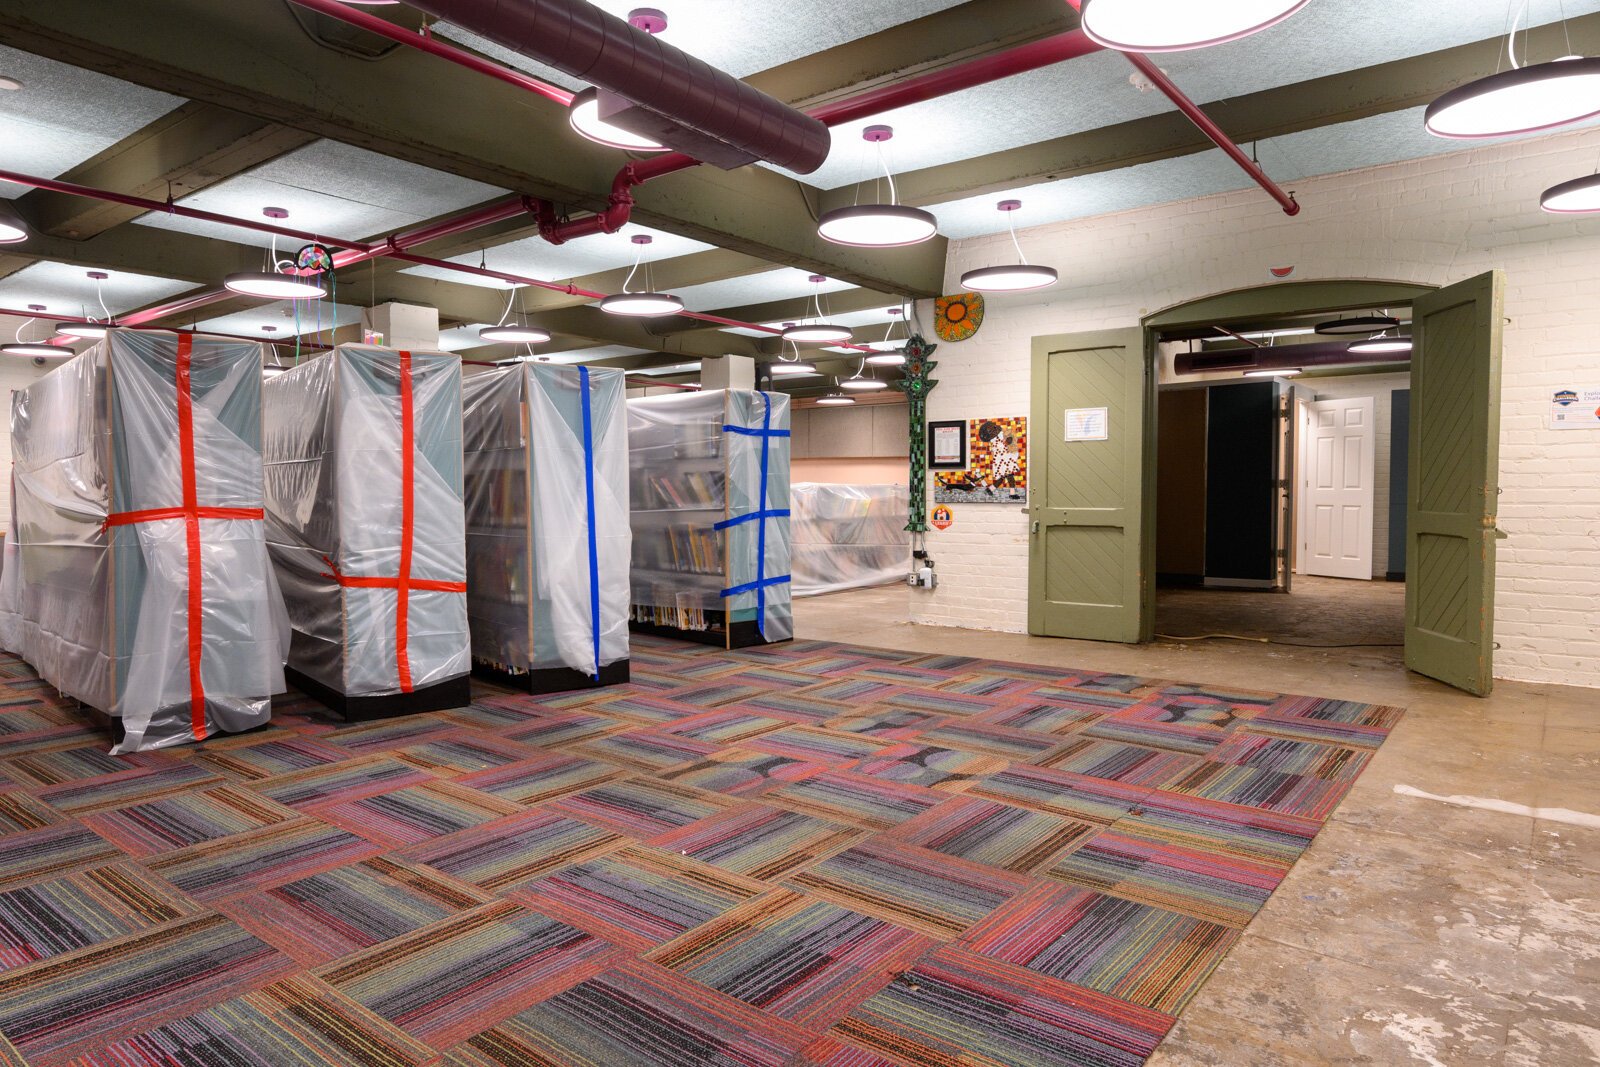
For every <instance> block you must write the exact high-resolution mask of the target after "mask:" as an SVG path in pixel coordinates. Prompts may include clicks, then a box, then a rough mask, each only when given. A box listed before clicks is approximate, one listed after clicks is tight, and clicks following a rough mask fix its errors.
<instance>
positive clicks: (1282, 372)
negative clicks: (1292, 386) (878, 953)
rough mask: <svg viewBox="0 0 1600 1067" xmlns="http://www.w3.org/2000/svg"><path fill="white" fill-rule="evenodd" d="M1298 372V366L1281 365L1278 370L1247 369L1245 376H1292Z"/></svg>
mask: <svg viewBox="0 0 1600 1067" xmlns="http://www.w3.org/2000/svg"><path fill="white" fill-rule="evenodd" d="M1299 373H1300V368H1299V367H1283V368H1281V369H1279V370H1247V371H1245V372H1244V376H1245V377H1246V378H1293V377H1294V376H1295V375H1296V374H1299Z"/></svg>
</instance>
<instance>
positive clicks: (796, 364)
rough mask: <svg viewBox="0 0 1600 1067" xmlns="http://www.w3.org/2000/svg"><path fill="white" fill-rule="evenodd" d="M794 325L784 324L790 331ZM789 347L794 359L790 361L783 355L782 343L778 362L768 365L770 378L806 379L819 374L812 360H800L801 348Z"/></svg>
mask: <svg viewBox="0 0 1600 1067" xmlns="http://www.w3.org/2000/svg"><path fill="white" fill-rule="evenodd" d="M793 325H794V323H792V322H786V323H784V324H783V326H784V329H788V328H789V327H791V326H793ZM789 347H790V349H792V350H793V351H794V358H792V359H790V358H789V357H787V356H785V355H784V354H783V351H782V343H781V342H780V347H779V352H778V361H777V362H776V363H770V364H768V365H767V374H768V376H769V377H773V378H804V377H809V376H810V375H813V374H816V373H817V368H816V365H815V364H813V363H812V362H811V361H810V360H805V359H801V358H800V349H799V348H797V347H795V346H794V345H793V344H791V345H790V346H789Z"/></svg>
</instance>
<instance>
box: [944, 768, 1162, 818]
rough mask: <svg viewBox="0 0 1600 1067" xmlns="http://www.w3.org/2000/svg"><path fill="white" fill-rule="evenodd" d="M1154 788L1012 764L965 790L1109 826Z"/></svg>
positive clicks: (977, 794)
mask: <svg viewBox="0 0 1600 1067" xmlns="http://www.w3.org/2000/svg"><path fill="white" fill-rule="evenodd" d="M1152 792H1153V790H1151V789H1148V788H1145V787H1143V786H1136V785H1127V784H1125V783H1122V782H1116V781H1111V780H1109V779H1105V778H1095V777H1092V776H1090V775H1086V774H1073V773H1072V772H1071V771H1062V770H1053V769H1047V768H1044V767H1028V766H1023V765H1021V764H1013V765H1011V766H1010V767H1007V768H1006V769H1004V770H1002V771H999V772H997V773H995V774H991V775H989V776H987V777H986V778H984V779H983V780H982V781H980V782H977V783H976V784H974V785H973V786H972V788H971V789H969V790H968V793H969V794H970V795H972V796H976V797H987V798H988V799H990V800H1001V801H1004V802H1005V803H1007V804H1014V805H1017V806H1018V807H1024V808H1033V809H1034V810H1036V811H1046V812H1049V813H1051V814H1052V815H1066V816H1069V817H1071V818H1074V819H1084V820H1087V821H1088V822H1094V823H1102V824H1107V825H1109V824H1110V823H1114V822H1116V821H1117V820H1118V819H1120V818H1122V817H1123V816H1124V815H1126V814H1128V812H1129V811H1131V810H1132V809H1133V808H1135V807H1137V806H1138V804H1139V802H1140V801H1141V800H1142V799H1144V798H1145V797H1147V796H1149V795H1150V794H1151V793H1152Z"/></svg>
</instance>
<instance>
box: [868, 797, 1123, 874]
mask: <svg viewBox="0 0 1600 1067" xmlns="http://www.w3.org/2000/svg"><path fill="white" fill-rule="evenodd" d="M1099 830H1100V827H1099V826H1097V825H1096V824H1094V823H1091V822H1085V821H1082V820H1079V819H1067V818H1063V817H1061V816H1059V815H1047V814H1045V813H1044V812H1039V811H1030V810H1029V809H1027V808H1014V807H1011V806H1010V805H1009V804H1001V803H999V802H997V801H993V800H983V799H980V798H978V797H957V798H953V799H951V800H950V802H949V803H947V804H945V805H943V806H941V807H939V808H936V809H934V810H932V811H929V812H927V813H926V814H923V815H920V816H918V817H917V818H915V819H912V820H911V821H910V822H907V823H903V824H902V825H901V826H900V827H899V828H898V829H896V830H894V831H893V832H891V833H890V834H889V835H888V836H889V837H891V838H893V839H894V840H897V841H904V842H906V843H907V844H910V845H918V846H920V847H922V848H926V849H930V850H932V851H934V852H938V853H941V854H943V855H946V856H955V857H957V858H959V859H964V860H970V861H971V862H973V863H982V864H986V865H988V866H990V867H999V868H1000V869H1001V870H1006V871H1013V872H1015V873H1017V874H1029V873H1032V872H1033V871H1035V870H1037V869H1038V868H1039V867H1042V866H1043V865H1044V864H1046V863H1048V862H1050V861H1051V860H1052V859H1055V858H1056V857H1058V856H1059V855H1060V854H1061V853H1062V852H1064V851H1066V850H1068V849H1071V848H1075V847H1077V846H1078V845H1081V844H1083V843H1084V842H1085V841H1087V840H1088V839H1089V838H1090V837H1092V836H1094V835H1095V834H1096V833H1098V832H1099Z"/></svg>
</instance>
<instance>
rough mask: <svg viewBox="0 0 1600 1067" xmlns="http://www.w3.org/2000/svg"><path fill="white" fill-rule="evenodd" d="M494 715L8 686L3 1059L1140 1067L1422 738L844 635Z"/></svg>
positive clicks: (1375, 711)
mask: <svg viewBox="0 0 1600 1067" xmlns="http://www.w3.org/2000/svg"><path fill="white" fill-rule="evenodd" d="M1020 430H1021V427H1020V426H1019V427H1018V431H1019V433H1020ZM474 692H475V701H474V703H473V704H472V705H471V706H469V707H465V708H459V709H456V710H454V711H447V712H439V713H434V714H428V715H418V716H412V717H408V718H400V719H393V720H387V721H383V722H377V723H368V724H362V725H345V724H342V723H337V722H333V721H330V720H328V719H325V718H322V717H321V713H320V712H319V711H318V710H317V709H316V707H315V706H314V705H312V704H311V703H310V702H309V701H306V700H304V699H301V698H298V697H295V698H291V699H288V700H283V701H280V703H279V707H278V708H277V709H276V713H275V716H274V720H273V723H272V724H271V725H270V726H268V727H266V728H263V729H261V730H257V731H254V732H252V733H248V734H240V735H235V736H231V737H225V738H219V739H216V740H214V741H211V742H207V743H205V744H201V745H192V746H188V747H183V748H175V749H165V750H161V751H159V752H150V753H141V754H137V755H132V756H110V755H107V754H106V750H107V748H108V747H109V746H108V743H107V740H106V738H105V737H104V736H103V735H102V734H101V733H100V732H99V731H98V729H97V728H96V727H94V726H92V725H90V724H89V723H88V722H86V721H85V720H84V719H83V718H82V717H81V715H80V713H79V712H78V711H77V710H76V709H75V708H74V707H73V706H72V704H71V702H70V701H68V700H65V699H63V698H60V697H58V696H56V695H55V694H54V693H53V692H52V691H51V690H50V689H49V688H48V687H44V686H40V685H38V684H37V683H36V680H35V679H34V677H33V676H32V673H31V671H29V670H28V668H27V667H26V666H25V665H24V664H21V663H19V662H17V661H16V660H15V659H12V658H9V657H0V1065H5V1067H13V1065H32V1067H66V1065H72V1067H176V1065H183V1067H319V1065H320V1067H349V1065H361V1067H430V1065H448V1067H524V1065H530V1064H541V1065H562V1067H566V1065H577V1067H583V1065H589V1067H619V1065H623V1064H627V1065H630V1067H631V1065H635V1064H637V1065H654V1064H672V1065H676V1067H699V1065H711V1064H727V1065H732V1064H739V1065H769V1067H818V1065H834V1067H878V1065H889V1067H913V1065H918V1067H924V1065H932V1064H951V1065H954V1064H983V1065H985V1067H1083V1065H1089V1064H1092V1065H1099V1067H1137V1065H1139V1064H1142V1063H1143V1062H1144V1061H1145V1059H1146V1058H1147V1057H1148V1056H1150V1054H1151V1053H1152V1052H1153V1050H1154V1049H1155V1047H1156V1045H1157V1044H1158V1043H1159V1042H1160V1041H1161V1039H1162V1037H1163V1036H1164V1035H1165V1034H1166V1032H1167V1030H1168V1029H1169V1028H1170V1027H1171V1026H1172V1024H1173V1022H1174V1020H1175V1018H1176V1016H1177V1015H1178V1013H1179V1012H1180V1011H1182V1010H1183V1008H1184V1006H1185V1005H1186V1004H1187V1003H1188V1002H1189V1001H1190V1000H1191V999H1192V998H1193V997H1194V995H1195V994H1196V992H1197V991H1198V990H1199V989H1200V987H1201V985H1202V984H1203V983H1204V982H1205V980H1206V978H1207V976H1208V975H1210V974H1211V972H1212V971H1213V969H1214V968H1215V967H1216V966H1217V965H1218V964H1219V963H1220V962H1221V960H1222V959H1223V957H1224V956H1225V955H1226V954H1227V953H1228V951H1229V950H1230V948H1231V947H1232V946H1233V945H1234V943H1235V942H1236V941H1237V940H1238V938H1239V936H1240V933H1241V931H1242V930H1243V928H1244V926H1245V924H1246V923H1248V922H1249V921H1250V919H1251V917H1252V916H1254V915H1255V914H1256V912H1257V911H1258V910H1259V909H1260V908H1261V906H1262V905H1263V904H1264V903H1265V902H1266V900H1267V898H1268V897H1269V896H1270V895H1271V893H1272V892H1273V890H1274V889H1275V888H1276V887H1277V886H1278V884H1279V883H1280V882H1281V881H1282V879H1283V878H1284V876H1285V875H1286V874H1287V873H1288V871H1289V869H1290V867H1291V866H1292V865H1293V864H1294V863H1295V861H1296V859H1297V858H1298V857H1299V856H1300V855H1301V853H1302V852H1303V851H1304V850H1305V849H1306V848H1307V847H1308V846H1309V845H1310V843H1311V841H1312V839H1313V838H1314V837H1315V836H1316V833H1317V831H1318V830H1319V829H1320V828H1321V826H1322V825H1323V823H1324V821H1325V820H1326V819H1327V818H1328V817H1329V815H1330V813H1331V812H1332V810H1333V808H1334V806H1335V805H1336V804H1337V803H1338V802H1339V800H1340V799H1341V798H1342V797H1343V796H1344V795H1345V793H1346V792H1347V791H1348V790H1349V789H1350V787H1351V785H1352V784H1353V783H1354V781H1355V779H1356V776H1357V775H1358V774H1359V773H1360V772H1361V770H1362V768H1363V767H1364V766H1365V765H1366V763H1367V761H1368V760H1370V759H1371V757H1372V755H1373V753H1374V752H1375V751H1376V750H1377V748H1378V746H1379V745H1380V744H1382V742H1383V740H1384V738H1385V737H1386V736H1387V734H1388V732H1389V731H1390V729H1392V728H1393V727H1394V725H1395V724H1396V722H1397V721H1398V720H1399V717H1400V715H1401V712H1400V709H1397V708H1387V707H1374V706H1370V705H1363V704H1352V703H1348V702H1343V701H1337V700H1323V699H1319V698H1316V697H1303V696H1280V695H1278V694H1274V693H1260V692H1240V691H1236V690H1222V689H1215V688H1210V687H1205V686H1195V685H1178V684H1174V683H1170V682H1166V681H1161V680H1155V679H1144V678H1130V677H1127V676H1124V675H1114V674H1100V673H1097V672H1093V671H1068V670H1054V669H1050V668H1045V667H1039V666H1030V665H1026V664H1014V663H997V662H992V661H987V660H979V659H973V658H970V657H965V656H948V655H930V654H927V653H919V652H898V651H893V650H888V649H876V648H862V647H856V646H847V645H839V644H833V643H828V642H820V641H794V642H788V643H783V644H776V645H770V646H765V647H760V648H750V649H745V650H741V651H734V652H728V651H725V650H723V649H718V648H713V647H710V646H705V645H698V644H681V643H675V642H670V641H666V640H663V639H659V638H649V637H635V639H634V647H633V682H632V683H631V684H630V685H627V686H621V687H617V688H613V689H600V690H592V691H585V692H580V693H563V694H554V695H550V696H543V697H533V696H527V695H518V694H514V693H510V692H507V691H504V690H500V689H497V688H494V687H491V686H475V689H474Z"/></svg>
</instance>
